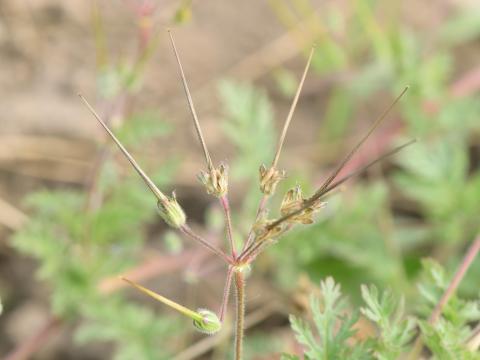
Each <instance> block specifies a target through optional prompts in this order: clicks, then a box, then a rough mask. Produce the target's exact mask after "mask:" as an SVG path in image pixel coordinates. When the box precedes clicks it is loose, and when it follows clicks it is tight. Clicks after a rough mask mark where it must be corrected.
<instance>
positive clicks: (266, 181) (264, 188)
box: [259, 164, 286, 195]
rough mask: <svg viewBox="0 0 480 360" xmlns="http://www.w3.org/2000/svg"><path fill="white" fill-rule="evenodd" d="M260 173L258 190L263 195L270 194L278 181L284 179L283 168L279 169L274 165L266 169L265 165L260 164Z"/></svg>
mask: <svg viewBox="0 0 480 360" xmlns="http://www.w3.org/2000/svg"><path fill="white" fill-rule="evenodd" d="M259 173H260V191H261V192H262V193H264V194H265V195H272V194H273V193H274V192H275V189H276V188H277V185H278V183H279V182H280V181H281V180H283V179H285V177H286V173H285V170H282V171H279V170H277V169H276V168H274V167H271V168H269V169H267V167H266V166H265V165H263V164H262V165H261V166H260V169H259Z"/></svg>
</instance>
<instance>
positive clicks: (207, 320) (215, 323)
mask: <svg viewBox="0 0 480 360" xmlns="http://www.w3.org/2000/svg"><path fill="white" fill-rule="evenodd" d="M197 313H198V314H200V315H201V316H202V319H200V320H198V319H194V320H193V326H195V328H196V329H197V330H198V331H200V332H201V333H204V334H208V335H213V334H215V333H217V332H219V331H220V329H221V328H222V323H221V322H220V320H219V319H218V316H217V315H216V314H215V313H214V312H213V311H210V310H207V309H197Z"/></svg>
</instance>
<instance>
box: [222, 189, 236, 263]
mask: <svg viewBox="0 0 480 360" xmlns="http://www.w3.org/2000/svg"><path fill="white" fill-rule="evenodd" d="M219 199H220V203H221V204H222V208H223V212H224V213H225V228H226V231H227V238H228V241H229V243H230V249H231V252H232V257H233V260H235V259H236V258H237V251H236V248H235V241H234V240H233V233H232V216H231V212H230V203H229V201H228V198H227V195H223V196H221V197H220V198H219Z"/></svg>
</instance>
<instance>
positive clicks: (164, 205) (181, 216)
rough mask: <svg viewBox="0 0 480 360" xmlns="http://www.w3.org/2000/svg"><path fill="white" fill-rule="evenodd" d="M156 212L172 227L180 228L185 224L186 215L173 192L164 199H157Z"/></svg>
mask: <svg viewBox="0 0 480 360" xmlns="http://www.w3.org/2000/svg"><path fill="white" fill-rule="evenodd" d="M157 208H158V213H159V214H160V216H161V217H162V219H163V220H164V221H165V222H166V223H167V224H168V225H170V226H171V227H173V228H176V229H178V228H180V227H182V226H183V225H185V222H186V220H187V216H186V215H185V212H184V211H183V209H182V207H181V206H180V205H179V204H178V202H177V198H176V196H175V192H173V193H172V196H171V197H170V198H169V197H166V200H159V201H158V203H157Z"/></svg>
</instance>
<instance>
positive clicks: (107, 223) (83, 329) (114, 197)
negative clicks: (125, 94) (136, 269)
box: [13, 113, 179, 359]
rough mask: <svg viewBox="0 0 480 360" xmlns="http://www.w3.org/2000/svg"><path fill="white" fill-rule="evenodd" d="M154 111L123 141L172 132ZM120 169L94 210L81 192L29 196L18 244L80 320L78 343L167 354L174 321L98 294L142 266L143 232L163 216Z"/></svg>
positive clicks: (163, 173) (167, 175)
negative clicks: (112, 280) (28, 217)
mask: <svg viewBox="0 0 480 360" xmlns="http://www.w3.org/2000/svg"><path fill="white" fill-rule="evenodd" d="M152 115H153V113H145V114H141V115H137V116H134V117H132V118H131V119H127V121H126V122H125V126H124V128H123V129H119V134H123V133H125V134H128V138H127V137H126V136H125V137H124V136H122V138H123V140H125V142H126V143H127V142H128V145H129V146H130V147H131V148H135V147H137V146H139V145H142V146H145V144H146V142H148V141H151V140H152V139H154V138H155V136H158V135H161V134H163V135H165V126H164V125H162V123H161V121H159V119H158V116H152ZM153 128H156V131H153V132H151V129H153ZM159 129H163V130H162V131H159ZM147 134H149V135H148V136H147ZM115 150H116V149H115ZM173 170H174V166H173V164H171V163H166V164H163V165H162V166H161V167H160V168H159V169H158V171H157V172H156V175H154V176H153V177H152V178H153V180H154V181H155V182H156V183H157V184H159V186H164V185H167V184H169V182H170V179H171V178H172V175H173ZM121 174H122V171H121V170H120V164H119V163H117V162H116V161H114V160H113V159H110V160H108V161H107V162H106V163H105V165H104V166H103V168H102V171H101V173H100V174H99V181H100V184H99V187H100V188H101V196H102V197H103V202H102V205H101V206H100V207H99V208H98V209H95V210H91V211H88V210H86V204H87V201H88V195H89V194H87V193H85V192H84V191H81V190H43V191H39V192H35V193H32V194H30V195H29V196H28V197H27V199H26V205H27V206H28V207H29V208H30V209H31V211H32V216H31V220H30V222H29V223H28V224H27V226H25V227H24V228H23V229H22V230H21V231H19V232H17V233H16V234H15V236H14V239H13V244H14V246H15V247H16V248H17V249H18V250H19V251H21V252H22V253H24V254H27V255H30V256H33V257H34V258H35V259H37V260H38V262H39V268H38V276H39V278H40V279H41V280H42V281H46V282H48V284H49V286H50V287H51V295H50V301H51V304H52V311H53V313H54V314H55V315H56V316H58V317H60V318H61V319H64V320H67V321H72V322H80V326H79V327H77V328H76V334H75V338H76V339H77V340H78V341H80V342H86V341H110V342H113V343H115V345H116V356H115V358H116V359H160V358H162V359H168V358H169V357H170V356H169V348H168V345H167V344H168V343H169V342H168V339H169V338H172V337H173V336H174V335H173V334H178V333H179V327H178V324H177V323H176V321H175V319H174V318H171V317H169V316H161V317H159V316H157V315H156V314H155V313H154V312H153V311H151V310H149V309H148V308H146V307H143V306H141V305H135V304H132V303H131V302H130V301H128V300H127V299H126V298H125V297H124V296H123V295H121V294H118V293H109V294H105V293H102V292H101V291H99V284H100V282H101V281H102V280H104V279H106V278H108V277H112V276H113V277H114V276H117V274H119V273H122V272H124V271H125V270H127V269H129V268H131V267H132V266H133V265H135V264H137V263H138V261H139V260H140V259H141V257H140V255H141V251H142V248H143V247H144V245H145V241H146V233H145V230H142V229H145V227H146V226H147V224H149V223H151V222H152V221H153V220H154V219H156V211H155V209H156V207H155V203H154V202H153V201H152V197H151V194H150V193H149V192H148V190H147V189H145V188H144V187H143V186H142V184H141V180H140V179H139V178H138V177H137V176H136V174H135V173H133V172H130V171H129V172H128V174H129V175H127V176H124V175H121ZM159 341H161V343H162V350H161V351H158V350H157V348H158V343H159ZM170 350H172V349H170Z"/></svg>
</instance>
